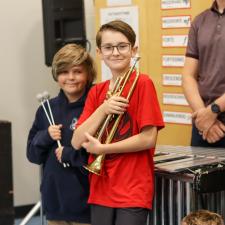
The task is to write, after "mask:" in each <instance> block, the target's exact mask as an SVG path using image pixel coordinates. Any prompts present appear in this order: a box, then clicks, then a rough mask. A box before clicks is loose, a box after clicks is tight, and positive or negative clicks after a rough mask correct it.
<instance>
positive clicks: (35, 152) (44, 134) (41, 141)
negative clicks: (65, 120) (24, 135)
mask: <svg viewBox="0 0 225 225" xmlns="http://www.w3.org/2000/svg"><path fill="white" fill-rule="evenodd" d="M43 115H44V112H43V110H42V109H41V108H39V109H38V111H37V113H36V116H35V120H34V123H33V125H32V128H31V129H30V132H29V135H28V140H27V158H28V160H29V161H30V162H32V163H36V164H39V165H40V164H42V163H45V161H46V160H47V157H48V154H49V151H50V150H51V149H52V148H53V146H54V145H56V142H55V140H58V139H61V131H60V129H61V126H62V125H55V126H49V127H48V126H47V121H46V120H45V119H44V118H45V117H43Z"/></svg>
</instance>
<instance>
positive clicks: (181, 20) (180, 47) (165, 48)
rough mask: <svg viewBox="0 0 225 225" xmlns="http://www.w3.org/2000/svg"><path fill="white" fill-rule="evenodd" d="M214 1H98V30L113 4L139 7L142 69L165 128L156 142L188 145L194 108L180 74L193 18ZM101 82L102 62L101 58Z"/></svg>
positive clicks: (140, 66) (115, 5)
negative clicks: (153, 89) (103, 12)
mask: <svg viewBox="0 0 225 225" xmlns="http://www.w3.org/2000/svg"><path fill="white" fill-rule="evenodd" d="M212 2H213V1H212V0H198V1H196V0H132V1H130V0H129V1H128V0H120V1H118V3H117V4H112V3H113V1H109V0H95V10H96V30H97V29H98V28H99V26H100V19H101V18H100V11H101V10H102V9H105V8H113V7H129V6H130V7H132V6H137V7H138V25H139V26H138V28H139V32H138V39H139V55H140V56H141V60H140V64H139V68H140V71H141V72H143V73H147V74H149V75H150V77H151V79H152V80H153V82H154V84H155V87H156V90H157V94H158V99H159V102H160V106H161V110H162V114H163V117H164V121H165V125H166V126H165V128H164V129H163V130H161V131H160V132H159V136H158V141H157V144H163V145H189V144H190V138H191V109H190V107H189V106H188V103H187V101H186V99H185V97H184V95H183V92H182V87H181V73H182V68H183V65H184V59H185V49H186V46H187V41H188V36H187V35H188V31H189V27H190V24H191V22H192V21H193V19H194V17H195V16H196V15H198V14H199V13H200V12H202V11H203V10H205V9H207V8H210V7H211V4H212ZM97 64H98V74H99V76H98V81H101V75H100V74H101V70H102V68H101V63H100V62H99V61H98V63H97Z"/></svg>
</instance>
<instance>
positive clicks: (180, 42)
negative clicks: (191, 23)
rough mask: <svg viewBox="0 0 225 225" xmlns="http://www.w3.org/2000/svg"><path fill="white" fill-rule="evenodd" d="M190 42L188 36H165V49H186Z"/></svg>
mask: <svg viewBox="0 0 225 225" xmlns="http://www.w3.org/2000/svg"><path fill="white" fill-rule="evenodd" d="M187 42H188V35H163V36H162V46H163V47H186V46H187Z"/></svg>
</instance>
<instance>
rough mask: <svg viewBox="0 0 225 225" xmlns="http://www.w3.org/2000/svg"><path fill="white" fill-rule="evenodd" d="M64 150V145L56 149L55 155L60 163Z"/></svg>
mask: <svg viewBox="0 0 225 225" xmlns="http://www.w3.org/2000/svg"><path fill="white" fill-rule="evenodd" d="M62 152H63V146H61V147H58V148H57V149H56V150H55V156H56V158H57V160H58V161H59V162H60V163H62Z"/></svg>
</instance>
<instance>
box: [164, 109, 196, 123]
mask: <svg viewBox="0 0 225 225" xmlns="http://www.w3.org/2000/svg"><path fill="white" fill-rule="evenodd" d="M163 119H164V122H166V123H179V124H191V123H192V119H191V113H184V112H170V111H164V112H163Z"/></svg>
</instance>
